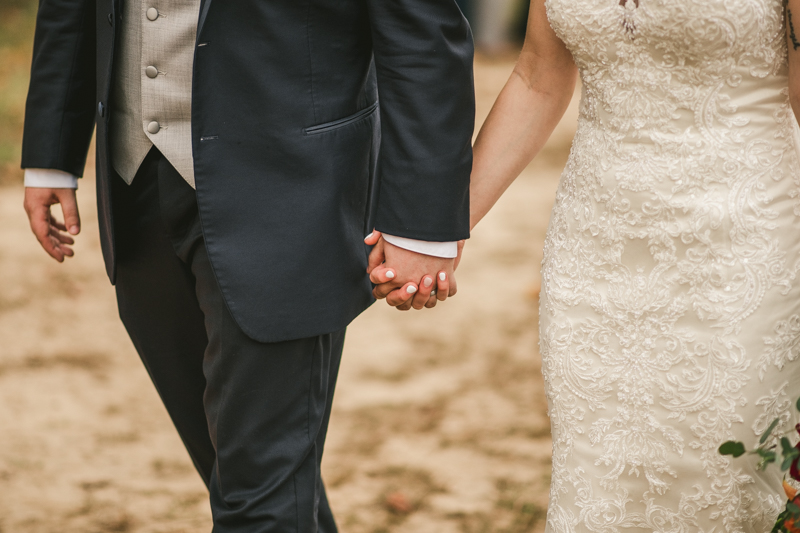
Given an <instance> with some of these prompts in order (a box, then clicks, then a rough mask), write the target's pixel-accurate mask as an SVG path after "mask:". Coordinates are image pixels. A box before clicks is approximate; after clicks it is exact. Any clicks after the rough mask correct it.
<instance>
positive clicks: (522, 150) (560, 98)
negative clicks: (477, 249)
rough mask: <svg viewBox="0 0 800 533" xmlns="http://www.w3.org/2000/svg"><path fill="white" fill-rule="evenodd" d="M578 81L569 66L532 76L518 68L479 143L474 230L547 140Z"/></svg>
mask: <svg viewBox="0 0 800 533" xmlns="http://www.w3.org/2000/svg"><path fill="white" fill-rule="evenodd" d="M576 77H577V75H576V69H575V67H574V65H571V64H568V65H564V68H562V69H550V70H549V71H547V72H539V73H532V74H529V73H526V72H525V70H524V69H520V68H519V66H518V67H517V68H516V69H515V70H514V73H513V74H512V75H511V77H510V78H509V80H508V82H507V83H506V86H505V87H504V88H503V91H502V92H501V93H500V96H499V97H498V98H497V101H496V102H495V104H494V107H492V111H491V112H490V113H489V116H488V117H487V119H486V122H484V125H483V127H482V128H481V131H480V133H479V134H478V138H477V140H476V141H475V146H474V160H473V161H474V162H473V167H472V179H471V184H470V227H475V225H476V224H477V223H478V222H479V221H480V220H481V219H482V218H483V217H484V215H486V213H487V212H488V211H489V209H491V207H492V206H493V205H494V204H495V202H497V200H498V199H499V198H500V196H501V195H502V194H503V192H505V190H506V189H507V188H508V187H509V185H511V183H512V182H513V181H514V179H515V178H516V177H517V176H518V175H519V174H520V172H522V171H523V170H524V169H525V167H526V166H527V165H528V163H530V162H531V160H532V159H533V158H534V157H535V156H536V154H538V153H539V151H540V150H541V149H542V147H543V146H544V144H545V142H547V139H548V138H549V137H550V134H551V133H552V132H553V130H554V129H555V127H556V125H557V124H558V121H559V120H560V119H561V117H562V116H563V115H564V112H565V111H566V109H567V106H568V105H569V102H570V99H571V98H572V94H573V91H574V89H575V80H576Z"/></svg>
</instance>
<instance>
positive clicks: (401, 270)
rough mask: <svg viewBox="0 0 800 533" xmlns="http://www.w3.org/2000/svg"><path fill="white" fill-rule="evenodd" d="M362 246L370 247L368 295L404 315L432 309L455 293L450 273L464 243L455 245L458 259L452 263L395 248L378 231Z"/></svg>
mask: <svg viewBox="0 0 800 533" xmlns="http://www.w3.org/2000/svg"><path fill="white" fill-rule="evenodd" d="M364 242H365V243H367V244H368V245H371V246H374V248H373V249H372V252H371V253H370V255H369V265H368V266H367V273H369V275H370V276H369V277H370V281H372V283H374V284H375V285H376V287H375V289H374V290H373V291H372V294H373V295H374V296H375V298H378V299H383V298H386V302H387V303H388V304H389V305H391V306H392V307H396V308H397V309H398V310H400V311H408V310H409V309H411V308H412V307H413V308H414V309H422V308H423V307H427V308H432V307H435V306H436V302H438V301H444V300H446V299H447V297H448V296H453V295H455V293H456V292H457V285H456V280H455V277H453V271H455V269H456V267H457V266H458V262H459V260H460V259H461V250H462V249H463V246H464V241H461V242H459V243H458V257H457V258H455V259H447V258H442V257H433V256H430V255H424V254H420V253H416V252H411V251H409V250H405V249H403V248H399V247H397V246H394V245H392V244H390V243H388V242H386V241H385V240H384V239H383V236H382V235H381V233H380V232H379V231H373V232H372V233H371V234H370V235H368V236H367V238H366V239H364Z"/></svg>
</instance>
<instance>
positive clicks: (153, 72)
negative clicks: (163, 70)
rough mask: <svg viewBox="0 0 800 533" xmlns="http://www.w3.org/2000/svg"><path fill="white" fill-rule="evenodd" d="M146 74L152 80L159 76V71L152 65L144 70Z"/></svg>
mask: <svg viewBox="0 0 800 533" xmlns="http://www.w3.org/2000/svg"><path fill="white" fill-rule="evenodd" d="M144 73H145V74H147V77H148V78H151V79H152V78H155V77H156V76H158V69H157V68H156V67H154V66H153V65H150V66H149V67H147V68H146V69H144Z"/></svg>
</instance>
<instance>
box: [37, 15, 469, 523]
mask: <svg viewBox="0 0 800 533" xmlns="http://www.w3.org/2000/svg"><path fill="white" fill-rule="evenodd" d="M122 1H125V0H41V1H40V7H39V14H38V20H37V28H36V38H35V43H34V58H33V68H32V76H31V86H30V90H29V96H28V103H27V108H26V118H25V136H24V141H23V160H22V164H23V167H26V168H50V169H60V170H64V171H67V172H71V173H73V174H76V175H81V174H82V171H83V167H84V165H85V160H86V152H87V150H88V146H89V141H90V137H91V134H92V128H93V126H94V125H95V124H96V126H97V195H98V204H99V214H100V228H101V229H100V231H101V242H102V246H103V254H104V257H105V261H106V266H107V270H108V274H109V277H110V278H111V280H112V282H116V289H117V297H118V302H119V311H120V316H121V318H122V321H123V323H124V324H125V326H126V328H127V330H128V333H129V334H130V336H131V339H132V340H133V343H134V345H135V346H136V349H137V351H138V352H139V354H140V356H141V357H142V360H143V362H144V364H145V366H146V368H147V370H148V372H149V373H150V376H151V377H152V379H153V382H154V384H155V386H156V389H157V390H158V392H159V394H160V395H161V398H162V400H163V401H164V404H165V406H166V408H167V410H168V412H169V414H170V416H171V417H172V420H173V422H174V423H175V426H176V428H177V429H178V432H179V434H180V436H181V438H182V439H183V442H184V444H185V445H186V447H187V449H188V451H189V453H190V455H191V457H192V460H193V461H194V463H195V465H196V467H197V469H198V471H199V473H200V475H201V476H202V477H203V479H204V480H205V482H206V483H207V485H208V487H209V492H210V499H211V509H212V513H213V517H214V532H215V533H229V532H230V533H233V532H292V533H314V532H317V531H319V532H321V533H334V532H335V531H336V525H335V522H334V520H333V515H332V514H331V511H330V509H329V507H328V504H327V498H326V495H325V489H324V486H323V484H322V481H321V478H320V473H319V470H320V461H321V457H322V450H323V447H324V441H325V434H326V430H327V425H328V419H329V416H330V409H331V401H332V398H333V392H334V388H335V382H336V376H337V373H338V367H339V361H340V358H341V353H342V347H343V343H344V329H345V327H346V326H347V324H348V323H349V322H350V321H351V320H352V319H353V318H354V317H355V316H356V315H357V314H358V313H360V312H361V311H363V310H364V309H365V308H366V307H367V306H368V305H369V304H370V303H371V302H372V296H371V285H370V283H369V279H368V277H367V275H366V272H365V269H366V264H367V263H366V261H367V253H368V250H367V249H366V248H365V246H364V244H363V237H364V235H365V234H366V233H367V232H369V231H370V230H371V229H372V227H373V226H374V227H376V228H377V229H379V230H382V231H385V232H386V233H390V234H393V235H397V236H401V237H409V238H414V239H422V240H431V241H453V240H458V239H462V238H465V237H467V236H468V224H469V206H468V188H469V173H470V169H471V157H472V156H471V148H470V140H471V135H472V129H473V123H474V96H473V87H472V55H473V49H472V41H471V34H470V30H469V27H468V25H467V23H466V21H465V20H464V18H463V16H462V15H461V13H460V11H459V10H458V8H457V6H456V4H455V0H258V1H256V0H214V1H213V2H212V1H211V0H205V2H204V3H203V4H202V7H201V9H200V13H199V25H198V34H197V43H196V49H195V61H194V77H193V92H192V130H193V133H192V145H193V156H194V166H195V184H196V191H195V190H193V189H192V188H191V187H190V186H189V185H188V184H187V183H186V182H185V181H184V180H183V179H182V178H181V176H180V175H179V173H178V172H177V171H176V170H175V169H174V168H173V167H172V165H171V164H170V163H169V162H168V161H167V160H166V158H164V157H163V156H162V155H161V154H160V153H159V152H158V150H157V149H155V148H153V149H152V150H151V152H150V153H149V154H148V156H147V158H146V159H145V161H144V163H143V164H142V165H141V167H140V168H139V170H138V173H137V175H136V177H135V179H134V180H133V183H132V184H131V185H130V186H128V185H126V184H125V183H124V181H123V180H122V179H121V178H120V177H119V176H118V175H117V174H116V172H115V171H114V170H113V169H112V168H111V165H110V156H109V153H108V149H109V148H108V147H109V142H108V124H109V121H113V120H114V117H113V115H112V114H111V113H110V111H109V109H111V108H112V107H113V106H109V99H110V98H113V95H112V94H110V87H111V81H112V79H113V76H114V58H115V49H114V44H115V31H116V28H117V26H118V25H119V23H120V20H119V16H120V13H121V12H122V11H121V5H122V4H121V2H122Z"/></svg>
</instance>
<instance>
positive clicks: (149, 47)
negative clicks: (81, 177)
mask: <svg viewBox="0 0 800 533" xmlns="http://www.w3.org/2000/svg"><path fill="white" fill-rule="evenodd" d="M123 4H124V7H123V10H122V25H121V27H120V32H119V35H118V41H117V42H118V45H117V46H118V50H117V56H116V72H115V76H114V82H113V83H114V86H113V91H114V97H113V99H112V100H111V105H112V109H111V111H112V114H111V123H110V125H109V126H110V131H109V142H110V145H111V146H110V147H111V164H112V165H113V166H114V170H116V171H117V173H119V175H120V176H121V177H122V179H124V180H125V181H126V182H127V183H128V184H130V183H131V182H132V181H133V177H134V176H135V175H136V171H137V170H138V169H139V166H140V165H141V164H142V161H143V160H144V158H145V156H146V155H147V152H148V151H149V150H150V148H151V147H152V146H153V145H155V146H156V148H158V150H159V151H160V152H161V153H162V154H163V155H164V157H166V158H167V160H168V161H169V162H170V163H172V166H174V167H175V168H176V169H177V170H178V172H180V174H181V176H183V178H184V179H185V180H186V181H187V183H189V185H191V186H192V187H194V164H193V159H192V121H191V119H192V70H193V62H194V47H195V37H196V34H197V19H198V16H199V13H200V0H126V1H125V2H123Z"/></svg>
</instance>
